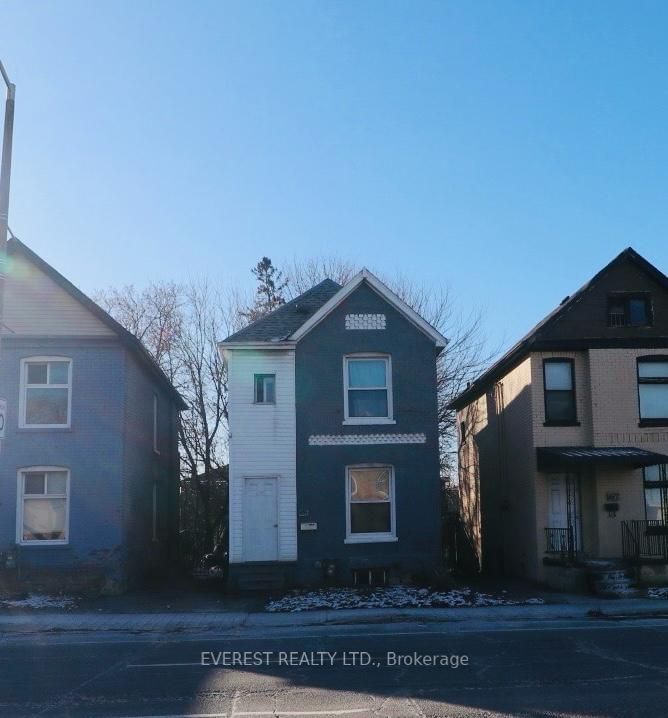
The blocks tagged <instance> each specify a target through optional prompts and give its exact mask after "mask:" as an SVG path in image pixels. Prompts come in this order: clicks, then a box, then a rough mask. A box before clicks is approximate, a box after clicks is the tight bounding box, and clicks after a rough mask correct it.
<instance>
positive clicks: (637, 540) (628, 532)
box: [622, 520, 668, 563]
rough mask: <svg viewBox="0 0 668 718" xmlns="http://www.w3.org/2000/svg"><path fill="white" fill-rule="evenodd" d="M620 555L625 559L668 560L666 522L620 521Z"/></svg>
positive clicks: (639, 560)
mask: <svg viewBox="0 0 668 718" xmlns="http://www.w3.org/2000/svg"><path fill="white" fill-rule="evenodd" d="M622 555H623V556H624V558H625V559H626V560H627V561H633V562H635V563H639V562H642V561H668V524H666V523H664V522H663V521H652V520H644V521H641V520H633V521H622Z"/></svg>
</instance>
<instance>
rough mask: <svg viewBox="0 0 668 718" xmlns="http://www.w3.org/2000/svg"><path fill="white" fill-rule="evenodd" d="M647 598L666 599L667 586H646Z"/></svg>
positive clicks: (667, 596) (667, 597)
mask: <svg viewBox="0 0 668 718" xmlns="http://www.w3.org/2000/svg"><path fill="white" fill-rule="evenodd" d="M647 598H662V599H668V586H662V587H660V588H659V587H656V588H648V589H647Z"/></svg>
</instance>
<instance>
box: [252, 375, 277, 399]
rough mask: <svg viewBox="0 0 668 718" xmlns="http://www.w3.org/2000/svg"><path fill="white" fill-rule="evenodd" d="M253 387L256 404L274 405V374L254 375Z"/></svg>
mask: <svg viewBox="0 0 668 718" xmlns="http://www.w3.org/2000/svg"><path fill="white" fill-rule="evenodd" d="M254 386H255V389H254V399H253V401H254V402H255V403H256V404H275V403H276V374H256V375H255V381H254Z"/></svg>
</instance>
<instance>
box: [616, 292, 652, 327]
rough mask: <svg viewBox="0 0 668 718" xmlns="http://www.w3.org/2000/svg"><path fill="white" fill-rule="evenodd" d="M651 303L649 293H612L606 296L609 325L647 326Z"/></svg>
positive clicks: (650, 313)
mask: <svg viewBox="0 0 668 718" xmlns="http://www.w3.org/2000/svg"><path fill="white" fill-rule="evenodd" d="M651 325H652V303H651V301H650V296H649V294H612V295H610V296H609V297H608V326H609V327H649V326H651Z"/></svg>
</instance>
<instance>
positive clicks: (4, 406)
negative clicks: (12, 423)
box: [0, 399, 7, 441]
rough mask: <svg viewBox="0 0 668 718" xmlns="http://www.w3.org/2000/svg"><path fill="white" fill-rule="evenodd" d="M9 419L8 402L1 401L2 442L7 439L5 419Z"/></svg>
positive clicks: (0, 439) (0, 425)
mask: <svg viewBox="0 0 668 718" xmlns="http://www.w3.org/2000/svg"><path fill="white" fill-rule="evenodd" d="M6 417H7V402H6V401H5V400H4V399H0V441H2V440H3V439H4V438H5V418H6Z"/></svg>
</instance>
